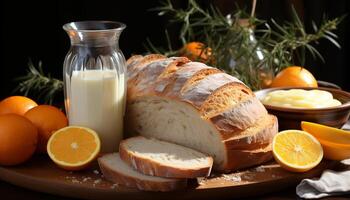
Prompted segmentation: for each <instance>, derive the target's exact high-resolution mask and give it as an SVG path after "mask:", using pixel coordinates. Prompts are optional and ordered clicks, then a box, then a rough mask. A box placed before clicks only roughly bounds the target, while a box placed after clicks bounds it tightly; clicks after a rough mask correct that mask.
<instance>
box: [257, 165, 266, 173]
mask: <svg viewBox="0 0 350 200" xmlns="http://www.w3.org/2000/svg"><path fill="white" fill-rule="evenodd" d="M255 171H257V172H265V168H264V166H263V165H261V166H259V167H257V168H255Z"/></svg>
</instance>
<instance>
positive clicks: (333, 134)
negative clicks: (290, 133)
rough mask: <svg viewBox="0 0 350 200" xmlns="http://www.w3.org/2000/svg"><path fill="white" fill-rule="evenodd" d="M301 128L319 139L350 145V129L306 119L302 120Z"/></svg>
mask: <svg viewBox="0 0 350 200" xmlns="http://www.w3.org/2000/svg"><path fill="white" fill-rule="evenodd" d="M301 128H302V129H303V131H306V132H308V133H310V134H311V135H313V136H315V137H316V138H317V139H319V140H323V141H326V142H331V143H338V144H345V145H350V131H345V130H342V129H338V128H333V127H329V126H325V125H322V124H316V123H312V122H304V121H303V122H301Z"/></svg>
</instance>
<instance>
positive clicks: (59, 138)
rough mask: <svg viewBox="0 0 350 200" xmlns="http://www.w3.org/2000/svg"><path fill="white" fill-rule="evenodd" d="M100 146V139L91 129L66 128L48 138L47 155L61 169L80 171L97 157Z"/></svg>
mask: <svg viewBox="0 0 350 200" xmlns="http://www.w3.org/2000/svg"><path fill="white" fill-rule="evenodd" d="M100 146H101V142H100V139H99V137H98V135H97V133H96V132H95V131H93V130H92V129H89V128H86V127H80V126H68V127H65V128H62V129H60V130H58V131H56V132H55V133H54V134H53V135H52V136H51V137H50V139H49V141H48V143H47V153H48V154H49V156H50V158H51V159H52V161H53V162H55V163H56V164H57V165H58V166H60V167H61V168H63V169H66V170H81V169H84V168H85V167H87V166H88V165H89V164H90V163H91V162H92V161H93V160H94V159H95V158H96V157H97V155H98V153H99V152H100Z"/></svg>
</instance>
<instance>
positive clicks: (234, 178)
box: [222, 174, 242, 182]
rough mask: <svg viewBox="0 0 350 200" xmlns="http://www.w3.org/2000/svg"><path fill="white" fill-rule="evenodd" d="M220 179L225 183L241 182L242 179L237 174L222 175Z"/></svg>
mask: <svg viewBox="0 0 350 200" xmlns="http://www.w3.org/2000/svg"><path fill="white" fill-rule="evenodd" d="M222 177H223V178H224V179H225V180H227V181H233V182H241V181H242V178H241V176H240V175H239V174H230V175H228V174H223V175H222Z"/></svg>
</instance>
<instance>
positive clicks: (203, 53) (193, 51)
mask: <svg viewBox="0 0 350 200" xmlns="http://www.w3.org/2000/svg"><path fill="white" fill-rule="evenodd" d="M181 54H182V56H185V57H187V58H189V59H190V60H200V61H207V60H208V58H209V57H210V56H211V48H209V47H208V48H204V44H203V43H201V42H189V43H187V44H186V45H185V46H184V47H183V48H182V51H181Z"/></svg>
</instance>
